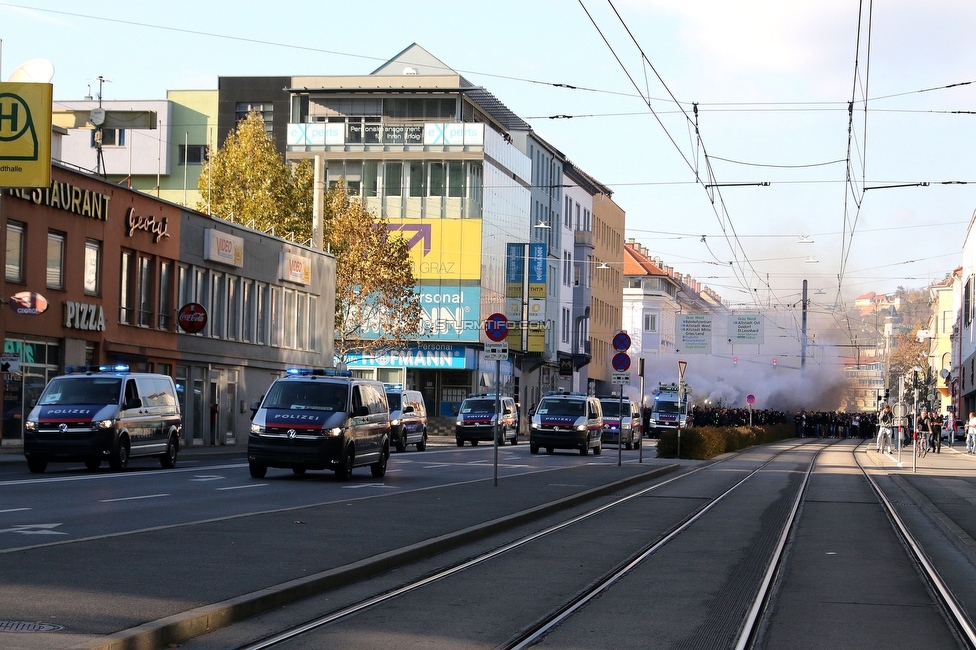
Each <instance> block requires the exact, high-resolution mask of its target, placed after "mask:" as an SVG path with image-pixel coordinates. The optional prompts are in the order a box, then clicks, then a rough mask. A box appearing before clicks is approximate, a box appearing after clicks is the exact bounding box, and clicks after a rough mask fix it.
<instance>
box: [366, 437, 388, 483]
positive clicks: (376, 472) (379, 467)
mask: <svg viewBox="0 0 976 650" xmlns="http://www.w3.org/2000/svg"><path fill="white" fill-rule="evenodd" d="M389 459H390V446H389V445H383V451H382V452H380V459H379V460H378V461H376V462H375V463H373V464H372V465H370V466H369V471H370V473H372V475H373V478H383V476H384V475H385V474H386V463H387V461H388V460H389Z"/></svg>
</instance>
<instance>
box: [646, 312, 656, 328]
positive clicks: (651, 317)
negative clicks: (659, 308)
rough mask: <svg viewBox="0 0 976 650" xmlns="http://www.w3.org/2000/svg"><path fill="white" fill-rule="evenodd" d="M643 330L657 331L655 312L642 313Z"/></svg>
mask: <svg viewBox="0 0 976 650" xmlns="http://www.w3.org/2000/svg"><path fill="white" fill-rule="evenodd" d="M644 331H645V332H656V331H657V314H644Z"/></svg>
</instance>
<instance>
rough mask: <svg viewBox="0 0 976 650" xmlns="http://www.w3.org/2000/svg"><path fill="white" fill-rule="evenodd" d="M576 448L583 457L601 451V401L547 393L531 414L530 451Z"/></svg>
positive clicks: (569, 394)
mask: <svg viewBox="0 0 976 650" xmlns="http://www.w3.org/2000/svg"><path fill="white" fill-rule="evenodd" d="M540 447H545V449H546V452H548V453H550V454H551V453H552V452H553V450H555V449H579V452H580V454H582V455H583V456H585V455H587V454H588V453H589V452H590V449H593V453H594V455H600V454H601V453H602V452H603V409H602V408H601V406H600V400H598V399H597V398H595V397H592V396H590V395H587V394H585V393H565V392H550V393H547V394H546V396H545V397H543V398H542V400H540V401H539V405H538V406H537V407H536V409H535V413H534V414H533V415H532V422H531V424H530V425H529V451H530V452H531V453H533V454H538V453H539V448H540Z"/></svg>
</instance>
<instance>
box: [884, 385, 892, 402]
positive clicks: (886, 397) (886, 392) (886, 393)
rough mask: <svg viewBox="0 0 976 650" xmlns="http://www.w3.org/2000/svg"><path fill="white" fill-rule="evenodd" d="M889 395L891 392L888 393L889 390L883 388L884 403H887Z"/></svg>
mask: <svg viewBox="0 0 976 650" xmlns="http://www.w3.org/2000/svg"><path fill="white" fill-rule="evenodd" d="M890 394H891V392H890V391H889V390H888V389H887V388H885V397H884V398H885V401H886V402H887V401H888V396H889V395H890Z"/></svg>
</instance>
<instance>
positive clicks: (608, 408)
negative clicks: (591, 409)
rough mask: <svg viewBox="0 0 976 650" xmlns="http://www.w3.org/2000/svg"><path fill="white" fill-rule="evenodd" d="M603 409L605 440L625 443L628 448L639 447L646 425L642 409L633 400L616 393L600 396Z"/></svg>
mask: <svg viewBox="0 0 976 650" xmlns="http://www.w3.org/2000/svg"><path fill="white" fill-rule="evenodd" d="M599 399H600V408H602V409H603V442H604V444H608V445H616V444H620V443H622V444H624V445H625V446H626V447H627V449H634V448H637V449H639V448H640V446H641V439H642V438H643V435H644V434H643V431H644V426H643V422H642V420H641V415H640V409H639V408H638V407H637V404H635V403H634V402H633V401H632V400H629V399H627V398H624V399H623V400H621V399H620V398H619V397H617V396H615V395H610V396H607V397H600V398H599Z"/></svg>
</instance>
